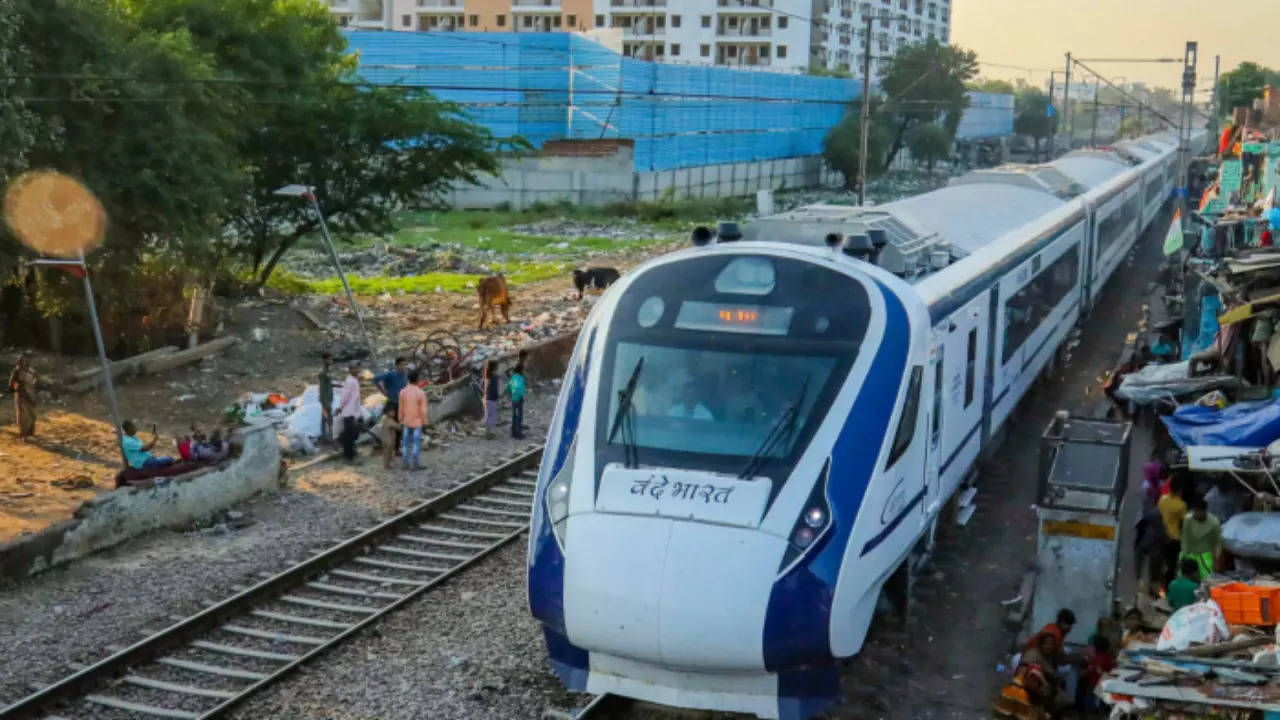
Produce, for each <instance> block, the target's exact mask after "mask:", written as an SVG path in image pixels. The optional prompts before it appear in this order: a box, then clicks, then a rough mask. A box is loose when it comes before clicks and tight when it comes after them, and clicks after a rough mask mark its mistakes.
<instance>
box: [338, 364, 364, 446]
mask: <svg viewBox="0 0 1280 720" xmlns="http://www.w3.org/2000/svg"><path fill="white" fill-rule="evenodd" d="M359 375H360V364H359V363H354V362H353V363H351V365H349V366H348V367H347V378H346V379H345V380H343V381H342V394H341V395H339V396H338V402H339V403H340V405H339V409H338V414H339V416H340V417H341V418H342V456H343V457H344V458H346V460H347V462H348V463H351V464H353V465H354V464H356V438H358V437H360V422H361V420H363V419H364V407H363V406H362V405H361V403H360V378H359Z"/></svg>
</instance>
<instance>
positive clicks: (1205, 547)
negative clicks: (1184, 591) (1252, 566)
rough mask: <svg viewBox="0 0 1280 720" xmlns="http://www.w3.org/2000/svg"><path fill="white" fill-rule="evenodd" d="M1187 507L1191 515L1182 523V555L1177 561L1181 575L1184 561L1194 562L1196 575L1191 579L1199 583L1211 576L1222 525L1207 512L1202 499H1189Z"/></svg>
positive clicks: (1220, 539) (1184, 564) (1184, 568)
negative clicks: (1180, 566) (1180, 564)
mask: <svg viewBox="0 0 1280 720" xmlns="http://www.w3.org/2000/svg"><path fill="white" fill-rule="evenodd" d="M1188 507H1189V508H1190V510H1191V513H1190V514H1189V515H1187V516H1186V518H1185V519H1184V520H1183V521H1182V539H1181V543H1182V545H1181V549H1182V554H1181V556H1180V557H1179V561H1180V562H1182V563H1183V570H1182V572H1183V573H1186V567H1185V566H1186V562H1185V561H1187V560H1192V561H1194V562H1195V565H1196V569H1197V570H1198V574H1197V576H1196V577H1194V578H1192V579H1193V580H1195V581H1196V582H1199V581H1201V580H1204V579H1205V578H1207V577H1209V576H1210V575H1212V574H1213V566H1214V561H1215V560H1216V559H1217V557H1218V546H1219V544H1220V542H1221V541H1222V525H1221V523H1219V522H1218V518H1216V517H1214V516H1213V515H1212V514H1211V513H1210V512H1209V508H1208V506H1206V505H1205V502H1204V499H1202V498H1198V497H1194V498H1191V502H1190V503H1188Z"/></svg>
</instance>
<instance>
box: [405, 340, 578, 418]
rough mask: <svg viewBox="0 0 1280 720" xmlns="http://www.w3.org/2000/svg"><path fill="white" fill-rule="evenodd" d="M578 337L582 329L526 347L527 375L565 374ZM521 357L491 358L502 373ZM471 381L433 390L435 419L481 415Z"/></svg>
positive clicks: (553, 376) (532, 377)
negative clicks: (527, 357) (527, 352)
mask: <svg viewBox="0 0 1280 720" xmlns="http://www.w3.org/2000/svg"><path fill="white" fill-rule="evenodd" d="M577 340H578V331H576V330H575V331H573V332H567V333H564V334H562V335H557V336H555V337H553V338H551V339H549V340H543V341H542V342H540V343H536V344H534V345H530V346H529V347H527V348H525V350H528V351H529V359H528V362H529V364H528V365H527V366H526V367H525V369H524V370H525V378H526V379H528V380H529V381H538V380H552V379H558V378H562V377H564V373H565V371H566V370H567V369H568V368H569V356H570V355H572V354H573V346H574V343H576V342H577ZM517 356H518V353H507V354H505V355H498V356H495V357H492V358H489V359H491V360H493V361H495V362H496V363H497V364H498V369H499V371H500V372H505V371H507V370H510V369H511V368H512V367H514V366H515V364H516V360H517ZM468 380H469V379H468V378H465V377H462V378H458V379H457V380H454V381H453V382H451V383H449V384H447V385H441V386H439V387H437V388H431V389H429V392H430V393H431V398H430V402H431V408H430V411H431V422H433V423H436V422H446V421H448V420H456V419H458V418H461V417H464V416H468V415H470V416H479V415H480V414H481V412H482V411H483V407H482V406H481V405H480V398H479V397H477V396H476V393H475V391H474V390H472V389H471V388H470V386H469V385H468ZM556 392H559V390H556Z"/></svg>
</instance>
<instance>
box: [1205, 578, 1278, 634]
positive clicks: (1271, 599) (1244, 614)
mask: <svg viewBox="0 0 1280 720" xmlns="http://www.w3.org/2000/svg"><path fill="white" fill-rule="evenodd" d="M1209 596H1210V597H1211V598H1213V600H1214V602H1216V603H1218V607H1220V608H1222V614H1223V615H1224V616H1225V617H1226V620H1227V622H1229V623H1232V624H1235V625H1274V624H1276V620H1277V617H1276V616H1277V613H1280V587H1273V586H1263V585H1248V584H1245V583H1227V584H1226V585H1218V586H1217V587H1213V588H1210V590H1209Z"/></svg>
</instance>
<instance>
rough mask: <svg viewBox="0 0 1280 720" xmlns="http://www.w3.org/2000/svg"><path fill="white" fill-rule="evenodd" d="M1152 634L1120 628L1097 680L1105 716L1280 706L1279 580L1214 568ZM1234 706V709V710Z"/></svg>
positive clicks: (1229, 713)
mask: <svg viewBox="0 0 1280 720" xmlns="http://www.w3.org/2000/svg"><path fill="white" fill-rule="evenodd" d="M1205 586H1206V587H1207V588H1208V589H1207V590H1206V591H1204V592H1203V593H1202V594H1203V595H1204V596H1205V597H1204V598H1203V600H1202V601H1201V602H1197V603H1194V604H1192V605H1188V606H1186V607H1184V608H1182V609H1180V610H1178V611H1177V612H1176V613H1174V614H1173V616H1172V617H1170V618H1169V620H1168V621H1167V622H1166V623H1165V624H1164V627H1163V628H1162V629H1161V631H1160V633H1159V635H1158V637H1156V638H1155V640H1154V642H1153V641H1152V640H1151V639H1150V637H1149V636H1143V635H1142V634H1141V633H1132V634H1126V636H1125V640H1124V646H1123V648H1122V650H1121V652H1120V654H1119V656H1118V658H1117V663H1116V667H1115V669H1114V670H1112V671H1111V672H1110V673H1109V674H1108V675H1107V676H1106V677H1104V678H1103V679H1102V680H1101V682H1100V683H1099V685H1098V690H1097V692H1098V696H1099V697H1100V698H1101V699H1102V700H1103V701H1104V702H1105V703H1107V704H1108V705H1110V706H1111V707H1112V715H1111V716H1112V717H1144V718H1182V717H1190V716H1211V717H1237V716H1239V717H1261V715H1260V714H1255V713H1262V712H1265V713H1266V716H1267V717H1270V716H1271V713H1272V712H1274V711H1276V710H1280V636H1278V635H1277V632H1276V628H1275V625H1276V617H1275V616H1276V614H1277V613H1280V581H1277V580H1276V579H1274V578H1272V577H1269V576H1255V577H1253V578H1251V579H1250V580H1249V581H1248V582H1239V581H1232V580H1231V579H1230V578H1228V577H1219V576H1213V577H1211V578H1209V579H1208V580H1207V581H1206V582H1205ZM1237 714H1238V715H1237Z"/></svg>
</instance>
